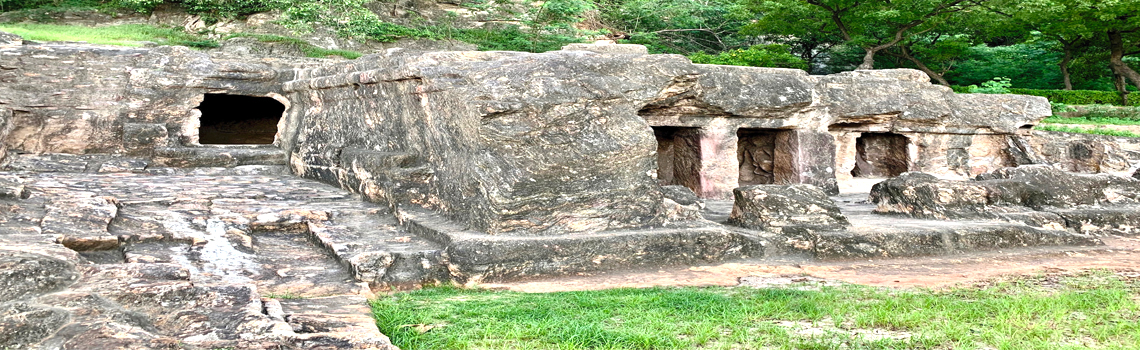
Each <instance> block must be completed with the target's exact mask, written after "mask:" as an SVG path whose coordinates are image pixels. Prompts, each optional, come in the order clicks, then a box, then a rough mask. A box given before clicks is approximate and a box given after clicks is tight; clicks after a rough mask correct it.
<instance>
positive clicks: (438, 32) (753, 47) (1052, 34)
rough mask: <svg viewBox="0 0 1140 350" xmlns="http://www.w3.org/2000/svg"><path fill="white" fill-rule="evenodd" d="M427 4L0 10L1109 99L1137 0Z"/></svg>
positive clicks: (305, 0) (108, 1) (6, 6)
mask: <svg viewBox="0 0 1140 350" xmlns="http://www.w3.org/2000/svg"><path fill="white" fill-rule="evenodd" d="M436 1H437V2H432V1H413V0H379V1H373V0H320V1H317V0H0V12H4V11H7V12H12V11H16V12H21V13H27V14H28V15H27V16H23V17H20V16H15V17H13V16H9V17H8V18H33V19H34V18H43V19H45V20H50V19H51V18H58V17H53V16H52V15H51V13H52V12H53V11H55V12H59V11H66V10H74V9H89V10H96V11H103V12H107V13H112V12H120V13H122V12H136V13H150V12H152V11H160V10H169V9H172V8H173V9H179V10H181V11H185V12H186V13H189V14H191V15H195V16H199V18H200V19H201V21H203V22H205V23H206V24H207V25H210V24H214V23H219V22H224V21H231V20H235V19H237V20H240V19H243V18H245V17H247V16H250V15H252V14H256V13H262V12H267V11H273V13H275V14H277V16H276V17H275V18H276V20H275V21H276V23H278V24H280V25H282V26H284V27H286V28H288V29H289V30H292V31H294V32H295V33H307V32H312V31H315V30H331V31H332V32H334V33H335V35H338V36H340V37H343V38H353V39H357V40H371V41H376V42H391V41H395V40H400V39H405V38H413V39H431V40H441V39H453V40H458V41H463V42H467V43H471V44H474V45H476V46H477V47H478V48H479V49H481V50H515V51H531V52H542V51H548V50H554V49H558V48H559V47H561V46H562V45H565V44H566V43H571V42H591V41H593V40H597V39H604V38H610V39H616V40H617V41H619V42H624V43H635V44H642V45H646V46H647V47H649V49H650V51H651V52H653V53H674V54H683V55H687V56H689V57H690V58H692V59H693V60H694V61H695V62H700V63H714V64H731V65H749V66H768V67H786V68H800V69H805V70H808V71H810V72H812V73H814V74H827V73H834V72H839V71H846V70H852V69H856V68H879V69H881V68H899V67H902V68H914V69H919V70H922V71H924V72H926V73H927V75H929V76H930V77H931V80H932V81H934V82H936V83H939V84H944V85H948V86H949V85H955V86H970V85H981V84H983V83H986V82H990V81H992V80H993V79H995V78H1005V79H1008V81H1009V83H1010V85H1011V87H1012V88H1015V89H1017V88H1020V89H1036V90H1095V91H1110V92H1113V93H1114V94H1115V95H1116V96H1118V98H1119V101H1101V100H1105V99H1104V98H1098V102H1097V103H1113V104H1123V103H1125V100H1126V97H1127V94H1128V92H1129V91H1134V90H1137V86H1140V73H1137V67H1138V66H1140V1H1101V0H891V1H888V0H701V1H697V0H549V1H545V2H529V1H522V0H436ZM60 24H66V23H60ZM9 27H11V25H9ZM211 30H212V28H211V27H209V26H207V27H204V28H197V29H195V30H192V32H191V33H189V34H191V35H199V36H201V38H204V39H206V40H220V39H224V38H225V36H227V35H230V34H232V33H224V34H225V35H222V34H215V33H211V32H210V31H211ZM166 37H170V36H169V35H168V36H166ZM179 40H183V41H186V42H188V43H194V42H195V41H200V40H197V39H194V38H189V39H187V38H182V39H179ZM168 42H175V41H173V40H170V41H168ZM192 46H193V45H192ZM197 46H199V47H209V46H210V45H209V43H208V42H200V43H199V45H197ZM349 56H351V55H349ZM1041 94H1046V92H1042V93H1041ZM1054 95H1056V94H1054ZM1056 96H1060V95H1056ZM1066 96H1070V97H1072V96H1075V95H1072V94H1068V95H1066ZM1050 98H1054V97H1050ZM1058 98H1060V97H1058ZM1066 102H1067V101H1066Z"/></svg>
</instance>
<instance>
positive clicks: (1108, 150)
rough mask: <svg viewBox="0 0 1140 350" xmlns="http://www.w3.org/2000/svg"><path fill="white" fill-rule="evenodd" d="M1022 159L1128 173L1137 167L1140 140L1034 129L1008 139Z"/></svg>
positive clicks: (1086, 170) (1082, 169)
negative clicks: (1029, 132) (1030, 132)
mask: <svg viewBox="0 0 1140 350" xmlns="http://www.w3.org/2000/svg"><path fill="white" fill-rule="evenodd" d="M1011 141H1012V142H1013V145H1015V146H1016V147H1015V148H1013V149H1015V150H1017V151H1018V152H1020V153H1021V155H1020V156H1019V157H1021V158H1024V159H1025V160H1023V161H1019V163H1020V164H1050V165H1053V166H1054V167H1057V168H1058V169H1061V170H1065V171H1070V172H1077V173H1086V174H1094V173H1110V174H1115V175H1120V176H1129V175H1130V173H1129V171H1132V169H1135V168H1136V167H1138V166H1140V139H1137V138H1129V137H1113V136H1106V135H1090V134H1070V133H1062V132H1048V131H1034V132H1033V133H1032V134H1031V135H1029V136H1024V137H1017V138H1014V139H1012V140H1011Z"/></svg>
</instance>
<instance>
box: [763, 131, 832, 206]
mask: <svg viewBox="0 0 1140 350" xmlns="http://www.w3.org/2000/svg"><path fill="white" fill-rule="evenodd" d="M776 149H777V150H780V149H785V150H787V152H779V151H777V152H776V163H777V165H776V166H777V167H785V166H786V167H787V169H792V171H790V172H786V173H784V174H782V175H781V174H777V175H776V176H777V177H776V184H810V185H815V186H817V187H819V188H821V189H823V191H824V192H827V193H828V194H831V195H836V194H839V185H838V184H837V183H836V181H835V138H834V137H832V136H831V134H830V133H827V132H820V131H814V130H789V131H787V132H780V133H778V134H776Z"/></svg>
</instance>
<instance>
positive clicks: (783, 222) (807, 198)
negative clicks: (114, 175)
mask: <svg viewBox="0 0 1140 350" xmlns="http://www.w3.org/2000/svg"><path fill="white" fill-rule="evenodd" d="M732 193H733V197H734V198H735V202H734V204H733V207H732V214H731V215H730V216H729V218H728V223H729V224H732V225H737V226H740V227H744V228H749V229H754V230H764V231H771V232H784V231H786V230H787V229H792V228H801V229H809V230H815V231H831V230H841V229H844V228H846V227H847V226H849V225H850V223H849V222H848V221H847V217H845V216H843V214H842V213H840V212H839V207H838V206H836V205H835V202H834V201H832V200H831V198H829V197H828V196H827V193H825V192H824V191H823V190H821V189H820V188H819V187H815V186H812V185H755V186H747V187H740V188H737V189H736V190H733V191H732Z"/></svg>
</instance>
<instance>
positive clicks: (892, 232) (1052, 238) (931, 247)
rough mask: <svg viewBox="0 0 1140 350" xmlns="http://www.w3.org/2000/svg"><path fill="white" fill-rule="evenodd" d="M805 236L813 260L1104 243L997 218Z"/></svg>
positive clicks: (858, 229)
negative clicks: (808, 239) (1003, 221)
mask: <svg viewBox="0 0 1140 350" xmlns="http://www.w3.org/2000/svg"><path fill="white" fill-rule="evenodd" d="M932 221H933V220H932ZM809 236H810V240H811V241H812V243H813V247H812V249H811V253H812V254H814V256H815V257H816V258H817V259H866V258H891V257H912V256H930V255H947V254H954V253H962V252H968V251H978V250H998V249H1009V248H1020V247H1037V246H1097V245H1104V242H1101V240H1099V239H1097V238H1095V237H1092V236H1089V235H1082V234H1077V233H1072V232H1069V231H1065V230H1048V229H1041V228H1036V227H1030V226H1026V225H1020V224H1014V223H1002V222H993V223H975V224H973V225H969V226H968V227H965V226H947V227H939V226H937V225H931V226H929V227H927V228H917V227H906V228H900V229H892V228H884V227H864V228H855V229H851V230H848V231H832V232H820V233H814V234H809Z"/></svg>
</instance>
